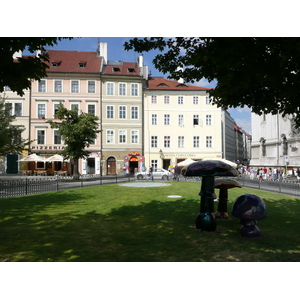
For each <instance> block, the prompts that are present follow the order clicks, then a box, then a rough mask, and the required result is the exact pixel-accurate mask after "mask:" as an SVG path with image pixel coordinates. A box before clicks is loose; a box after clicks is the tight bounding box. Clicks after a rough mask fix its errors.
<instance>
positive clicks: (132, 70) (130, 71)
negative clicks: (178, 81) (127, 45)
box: [127, 68, 135, 73]
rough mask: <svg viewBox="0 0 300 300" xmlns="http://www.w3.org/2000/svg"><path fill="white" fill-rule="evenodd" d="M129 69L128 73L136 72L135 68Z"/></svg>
mask: <svg viewBox="0 0 300 300" xmlns="http://www.w3.org/2000/svg"><path fill="white" fill-rule="evenodd" d="M127 70H128V73H134V72H135V69H133V68H128V69H127Z"/></svg>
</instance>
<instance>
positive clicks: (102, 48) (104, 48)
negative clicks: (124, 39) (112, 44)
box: [97, 43, 107, 65]
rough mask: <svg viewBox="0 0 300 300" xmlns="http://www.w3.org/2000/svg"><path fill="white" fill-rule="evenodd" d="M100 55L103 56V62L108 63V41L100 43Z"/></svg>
mask: <svg viewBox="0 0 300 300" xmlns="http://www.w3.org/2000/svg"><path fill="white" fill-rule="evenodd" d="M97 56H98V57H103V60H104V61H103V63H104V64H105V65H106V64H107V43H99V51H98V53H97Z"/></svg>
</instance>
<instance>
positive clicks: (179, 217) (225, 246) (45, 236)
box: [0, 188, 300, 262]
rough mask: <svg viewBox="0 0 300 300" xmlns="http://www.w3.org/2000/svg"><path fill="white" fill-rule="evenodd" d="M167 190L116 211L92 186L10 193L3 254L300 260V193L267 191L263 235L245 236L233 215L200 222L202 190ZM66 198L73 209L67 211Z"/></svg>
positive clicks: (0, 207)
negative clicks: (207, 225) (272, 196)
mask: <svg viewBox="0 0 300 300" xmlns="http://www.w3.org/2000/svg"><path fill="white" fill-rule="evenodd" d="M116 189H118V188H116ZM161 191H162V192H161V193H160V194H157V196H152V197H151V196H149V197H148V199H146V200H145V201H144V202H143V201H140V202H139V203H134V205H126V204H125V205H123V204H122V205H120V206H115V207H114V208H112V209H111V210H109V211H101V209H100V210H99V209H98V206H97V205H98V204H99V203H98V200H97V199H92V200H91V199H90V196H91V195H90V194H89V193H88V192H87V194H82V195H80V194H79V195H78V193H76V192H75V191H74V193H73V192H68V193H67V194H66V195H64V197H63V199H59V198H58V199H55V197H54V196H55V195H52V194H53V193H49V194H47V195H43V196H42V197H40V198H38V196H31V197H28V198H26V199H24V198H22V197H17V198H15V199H11V200H10V201H12V202H10V203H9V202H8V203H7V204H8V206H7V207H5V203H4V202H3V201H2V202H1V203H0V218H1V221H0V226H1V231H0V240H1V245H0V255H1V261H35V262H37V261H64V262H66V261H87V262H103V261H116V262H118V261H127V262H131V261H134V262H140V261H147V262H153V261H165V262H167V261H168V262H170V261H191V262H197V261H299V260H300V254H299V253H300V243H299V242H300V240H299V236H300V226H299V225H300V224H299V222H300V221H299V220H298V217H297V212H298V211H299V209H300V201H299V199H295V200H290V199H289V200H287V199H285V198H280V199H278V200H276V201H275V202H274V201H271V200H268V199H265V202H266V204H267V208H268V217H267V218H266V219H265V220H262V221H260V222H259V227H260V229H261V231H262V236H261V237H259V238H245V237H242V236H241V235H240V234H239V228H240V225H239V220H238V219H236V218H233V217H231V219H229V220H217V230H216V231H215V232H202V231H199V230H196V229H195V224H194V221H195V218H196V215H197V213H198V210H199V200H198V199H197V196H195V197H183V198H181V199H180V200H169V199H168V200H162V199H163V197H165V195H164V194H163V193H164V191H163V190H161ZM166 193H167V192H166ZM50 194H51V195H50ZM162 194H163V195H162ZM35 197H37V198H35ZM74 198H75V199H74ZM112 198H113V197H112ZM195 198H196V199H195ZM88 201H95V202H97V203H96V204H95V205H96V206H90V205H88V204H87V202H88ZM231 203H232V200H230V202H229V205H228V208H229V210H230V207H231ZM99 205H100V204H99ZM62 206H65V207H67V210H64V211H63V212H62V211H61V207H62Z"/></svg>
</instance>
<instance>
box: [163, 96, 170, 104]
mask: <svg viewBox="0 0 300 300" xmlns="http://www.w3.org/2000/svg"><path fill="white" fill-rule="evenodd" d="M164 104H170V96H169V95H165V96H164Z"/></svg>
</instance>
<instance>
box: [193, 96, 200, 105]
mask: <svg viewBox="0 0 300 300" xmlns="http://www.w3.org/2000/svg"><path fill="white" fill-rule="evenodd" d="M193 104H195V105H197V104H199V97H198V96H193Z"/></svg>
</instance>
